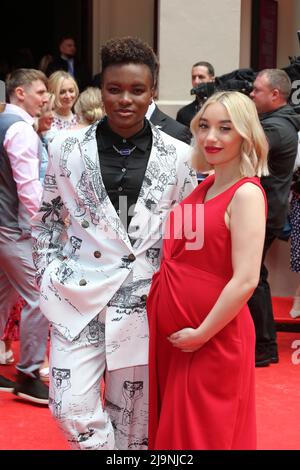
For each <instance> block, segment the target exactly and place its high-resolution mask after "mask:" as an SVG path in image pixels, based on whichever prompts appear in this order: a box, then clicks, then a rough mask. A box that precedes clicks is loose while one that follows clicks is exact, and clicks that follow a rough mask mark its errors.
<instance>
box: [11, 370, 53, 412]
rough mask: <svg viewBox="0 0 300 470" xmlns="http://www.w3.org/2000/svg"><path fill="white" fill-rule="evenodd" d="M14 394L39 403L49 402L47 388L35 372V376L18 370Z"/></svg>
mask: <svg viewBox="0 0 300 470" xmlns="http://www.w3.org/2000/svg"><path fill="white" fill-rule="evenodd" d="M14 394H15V395H17V396H18V397H20V398H23V399H24V400H28V401H31V402H33V403H39V404H40V405H48V403H49V388H48V387H47V386H46V385H45V384H44V383H43V382H42V381H41V379H40V377H39V374H36V377H30V376H29V375H26V374H23V373H22V372H18V376H17V381H16V384H15V389H14Z"/></svg>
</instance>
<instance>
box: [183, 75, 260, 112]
mask: <svg viewBox="0 0 300 470" xmlns="http://www.w3.org/2000/svg"><path fill="white" fill-rule="evenodd" d="M255 75H256V74H255V72H254V71H253V70H252V69H237V70H234V71H233V72H230V73H228V74H225V75H221V76H220V77H216V78H215V81H214V82H207V83H200V85H198V86H197V87H195V88H192V89H191V95H196V97H197V99H198V102H199V105H202V104H203V103H204V102H205V101H206V100H207V99H208V98H209V97H210V96H211V95H213V94H214V93H215V92H217V91H239V92H240V93H244V94H245V95H248V96H249V95H250V93H251V91H252V90H253V82H254V80H255Z"/></svg>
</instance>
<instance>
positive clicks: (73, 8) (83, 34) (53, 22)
mask: <svg viewBox="0 0 300 470" xmlns="http://www.w3.org/2000/svg"><path fill="white" fill-rule="evenodd" d="M37 17H38V19H36V18H37ZM1 20H2V23H4V22H6V23H7V25H9V26H10V31H11V33H10V34H8V33H7V32H4V29H3V28H0V62H1V63H3V62H6V63H7V64H8V65H9V67H10V68H17V67H19V66H23V67H38V64H39V61H40V59H41V57H42V56H43V55H45V54H53V55H54V54H57V44H58V41H59V38H60V37H61V36H63V35H65V34H68V35H71V36H73V37H74V38H75V40H76V44H77V54H78V57H79V59H80V60H81V61H82V60H83V58H84V62H85V64H86V67H87V68H88V70H89V72H91V69H92V0H63V1H62V0H51V1H47V2H43V8H41V3H39V2H36V1H34V0H26V2H17V3H16V2H11V1H8V0H5V1H3V2H2V4H1Z"/></svg>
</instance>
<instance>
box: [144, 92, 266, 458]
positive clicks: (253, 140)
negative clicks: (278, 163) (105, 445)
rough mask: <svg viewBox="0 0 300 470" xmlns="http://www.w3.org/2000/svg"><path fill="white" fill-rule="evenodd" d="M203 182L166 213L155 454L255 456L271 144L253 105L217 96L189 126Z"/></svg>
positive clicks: (152, 297) (156, 342)
mask: <svg viewBox="0 0 300 470" xmlns="http://www.w3.org/2000/svg"><path fill="white" fill-rule="evenodd" d="M191 128H192V132H193V135H194V139H195V155H194V156H195V163H196V165H195V166H196V168H197V169H198V170H199V171H203V170H208V169H211V168H213V169H214V175H211V176H209V177H207V178H206V179H205V180H204V181H203V182H202V183H201V184H200V185H199V186H198V187H197V188H196V189H195V190H194V191H193V193H192V194H191V195H190V196H188V197H187V198H186V199H185V200H184V201H183V202H182V203H181V204H179V205H178V206H177V207H176V208H175V209H174V211H173V212H172V213H171V214H170V218H169V223H168V226H167V231H166V234H165V240H164V247H163V261H162V264H161V268H160V271H159V272H158V273H156V274H155V275H154V278H153V282H152V287H151V290H150V294H149V297H148V302H147V307H148V316H149V325H150V425H149V431H150V432H149V447H150V449H176V450H180V449H205V450H217V449H218V450H229V449H255V447H256V420H255V395H254V385H255V384H254V372H255V368H254V367H255V363H254V350H255V330H254V325H253V322H252V318H251V315H250V313H249V310H248V306H247V300H248V299H249V298H250V297H251V295H252V292H253V290H254V289H255V287H256V285H257V283H258V279H259V271H260V265H261V256H262V249H263V243H264V235H265V222H266V199H265V194H264V191H263V189H262V187H261V185H260V182H259V176H261V175H266V174H267V173H268V171H267V160H266V158H267V150H268V144H267V141H266V138H265V135H264V132H263V129H262V127H261V125H260V122H259V119H258V116H257V111H256V109H255V105H254V104H253V102H252V101H251V100H250V99H249V98H248V97H247V96H245V95H243V94H241V93H238V92H219V93H217V94H215V95H214V96H212V97H211V98H210V99H209V100H208V101H207V102H206V103H205V105H204V106H203V107H202V108H201V110H200V111H199V112H198V114H197V115H196V116H195V118H194V119H193V121H192V124H191Z"/></svg>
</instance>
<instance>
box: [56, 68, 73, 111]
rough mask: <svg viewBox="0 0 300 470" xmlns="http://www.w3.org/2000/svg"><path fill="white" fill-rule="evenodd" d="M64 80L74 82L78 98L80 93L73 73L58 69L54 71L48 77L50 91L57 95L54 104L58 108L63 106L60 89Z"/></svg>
mask: <svg viewBox="0 0 300 470" xmlns="http://www.w3.org/2000/svg"><path fill="white" fill-rule="evenodd" d="M64 80H70V81H71V82H72V83H73V86H74V89H75V96H76V99H77V98H78V95H79V89H78V85H77V82H76V80H75V79H74V77H72V75H71V74H69V73H68V72H66V71H65V70H57V71H56V72H53V73H52V74H51V75H50V77H49V79H48V90H49V92H50V93H53V94H54V95H55V101H54V106H55V108H56V109H58V108H60V107H61V103H60V90H61V87H62V84H63V81H64Z"/></svg>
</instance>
